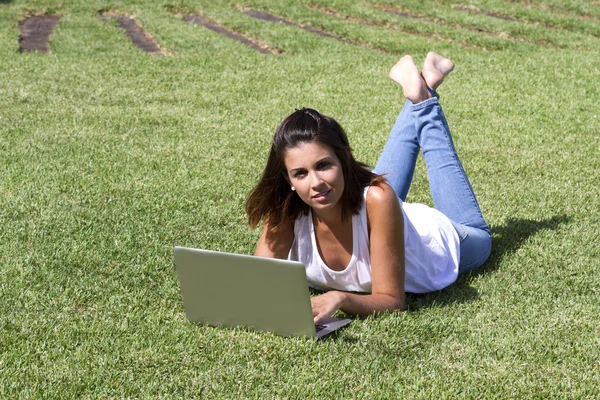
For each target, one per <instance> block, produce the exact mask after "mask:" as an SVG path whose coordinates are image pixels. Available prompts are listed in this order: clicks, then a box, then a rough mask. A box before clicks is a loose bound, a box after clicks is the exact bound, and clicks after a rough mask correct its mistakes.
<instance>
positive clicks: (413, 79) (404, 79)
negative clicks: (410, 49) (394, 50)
mask: <svg viewBox="0 0 600 400" xmlns="http://www.w3.org/2000/svg"><path fill="white" fill-rule="evenodd" d="M389 76H390V78H391V79H392V80H393V81H394V82H396V83H397V84H399V85H400V86H402V90H403V92H404V97H406V98H407V99H408V100H410V101H412V102H413V103H415V104H416V103H420V102H422V101H424V100H427V99H428V98H430V97H431V93H429V90H428V89H427V85H426V83H425V81H424V80H423V77H421V75H420V74H419V70H418V69H417V66H416V65H415V62H414V61H413V58H412V57H411V56H404V57H402V58H401V59H400V60H399V61H398V62H397V63H396V65H394V66H393V67H392V69H391V70H390V74H389Z"/></svg>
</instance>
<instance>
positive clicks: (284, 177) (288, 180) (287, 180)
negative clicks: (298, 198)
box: [281, 172, 292, 185]
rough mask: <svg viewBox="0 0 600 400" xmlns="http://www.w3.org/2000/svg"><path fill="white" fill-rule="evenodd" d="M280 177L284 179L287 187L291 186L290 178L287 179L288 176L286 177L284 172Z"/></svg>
mask: <svg viewBox="0 0 600 400" xmlns="http://www.w3.org/2000/svg"><path fill="white" fill-rule="evenodd" d="M281 175H282V176H283V179H285V181H286V182H287V183H288V184H289V185H291V184H292V183H291V182H290V178H289V176H288V175H287V173H285V172H284V173H282V174H281Z"/></svg>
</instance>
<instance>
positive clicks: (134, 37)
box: [101, 14, 163, 55]
mask: <svg viewBox="0 0 600 400" xmlns="http://www.w3.org/2000/svg"><path fill="white" fill-rule="evenodd" d="M101 18H102V19H103V20H105V21H106V20H108V19H112V20H114V21H117V26H118V27H119V28H122V29H123V30H125V35H127V37H128V38H129V40H130V41H131V43H133V45H134V46H135V47H137V48H138V49H140V50H142V51H144V52H146V53H151V54H158V55H163V52H162V50H161V48H160V46H159V45H158V43H156V41H155V40H154V38H152V36H150V35H149V34H147V33H146V32H144V30H143V29H142V28H141V27H140V26H139V25H138V24H137V23H136V22H135V20H134V19H133V18H129V17H125V16H123V15H112V14H102V16H101Z"/></svg>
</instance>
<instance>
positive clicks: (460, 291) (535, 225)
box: [406, 215, 570, 311]
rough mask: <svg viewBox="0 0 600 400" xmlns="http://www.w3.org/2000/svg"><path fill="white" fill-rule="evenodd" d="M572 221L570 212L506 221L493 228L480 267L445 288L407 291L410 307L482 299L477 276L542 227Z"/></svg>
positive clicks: (407, 302) (412, 309) (555, 225)
mask: <svg viewBox="0 0 600 400" xmlns="http://www.w3.org/2000/svg"><path fill="white" fill-rule="evenodd" d="M569 220H570V218H569V217H568V216H567V215H556V216H554V217H552V218H548V219H544V220H541V221H536V220H531V219H517V218H514V219H509V220H508V221H506V224H504V225H501V226H496V227H492V228H491V230H492V241H493V242H492V253H491V254H490V257H489V258H488V260H487V261H486V262H485V264H484V265H483V266H482V267H481V268H478V269H477V270H476V271H471V272H470V273H467V274H464V275H461V276H459V278H458V280H457V281H456V282H455V283H454V284H452V285H450V286H449V287H447V288H445V289H443V290H440V291H437V292H433V293H427V294H407V296H406V304H407V310H408V311H416V310H419V309H421V308H424V307H432V306H434V305H448V304H453V303H462V302H465V301H471V300H475V299H477V298H479V293H478V292H477V290H476V289H475V288H473V287H471V286H469V282H470V281H471V279H472V278H473V277H474V276H478V275H481V274H487V273H489V272H492V271H495V270H496V269H497V268H498V266H499V265H500V263H501V262H502V259H503V258H504V257H505V256H507V255H510V254H514V253H515V252H516V251H517V250H518V249H519V248H520V247H521V246H522V245H523V243H524V242H525V241H526V240H527V239H528V238H529V237H531V236H534V235H535V234H536V233H537V232H539V231H542V230H550V229H552V230H554V229H557V228H558V227H559V226H560V225H562V224H564V223H567V222H569Z"/></svg>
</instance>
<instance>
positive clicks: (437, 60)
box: [421, 51, 454, 89]
mask: <svg viewBox="0 0 600 400" xmlns="http://www.w3.org/2000/svg"><path fill="white" fill-rule="evenodd" d="M453 69H454V63H453V62H452V61H451V60H450V59H448V58H444V57H442V56H440V55H439V54H437V53H434V52H433V51H431V52H429V53H428V54H427V58H425V62H424V63H423V71H421V75H422V76H423V79H425V82H426V83H427V86H429V87H430V88H432V89H437V87H438V86H440V85H441V84H442V82H444V78H445V77H446V75H448V74H449V73H450V72H452V70H453Z"/></svg>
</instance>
